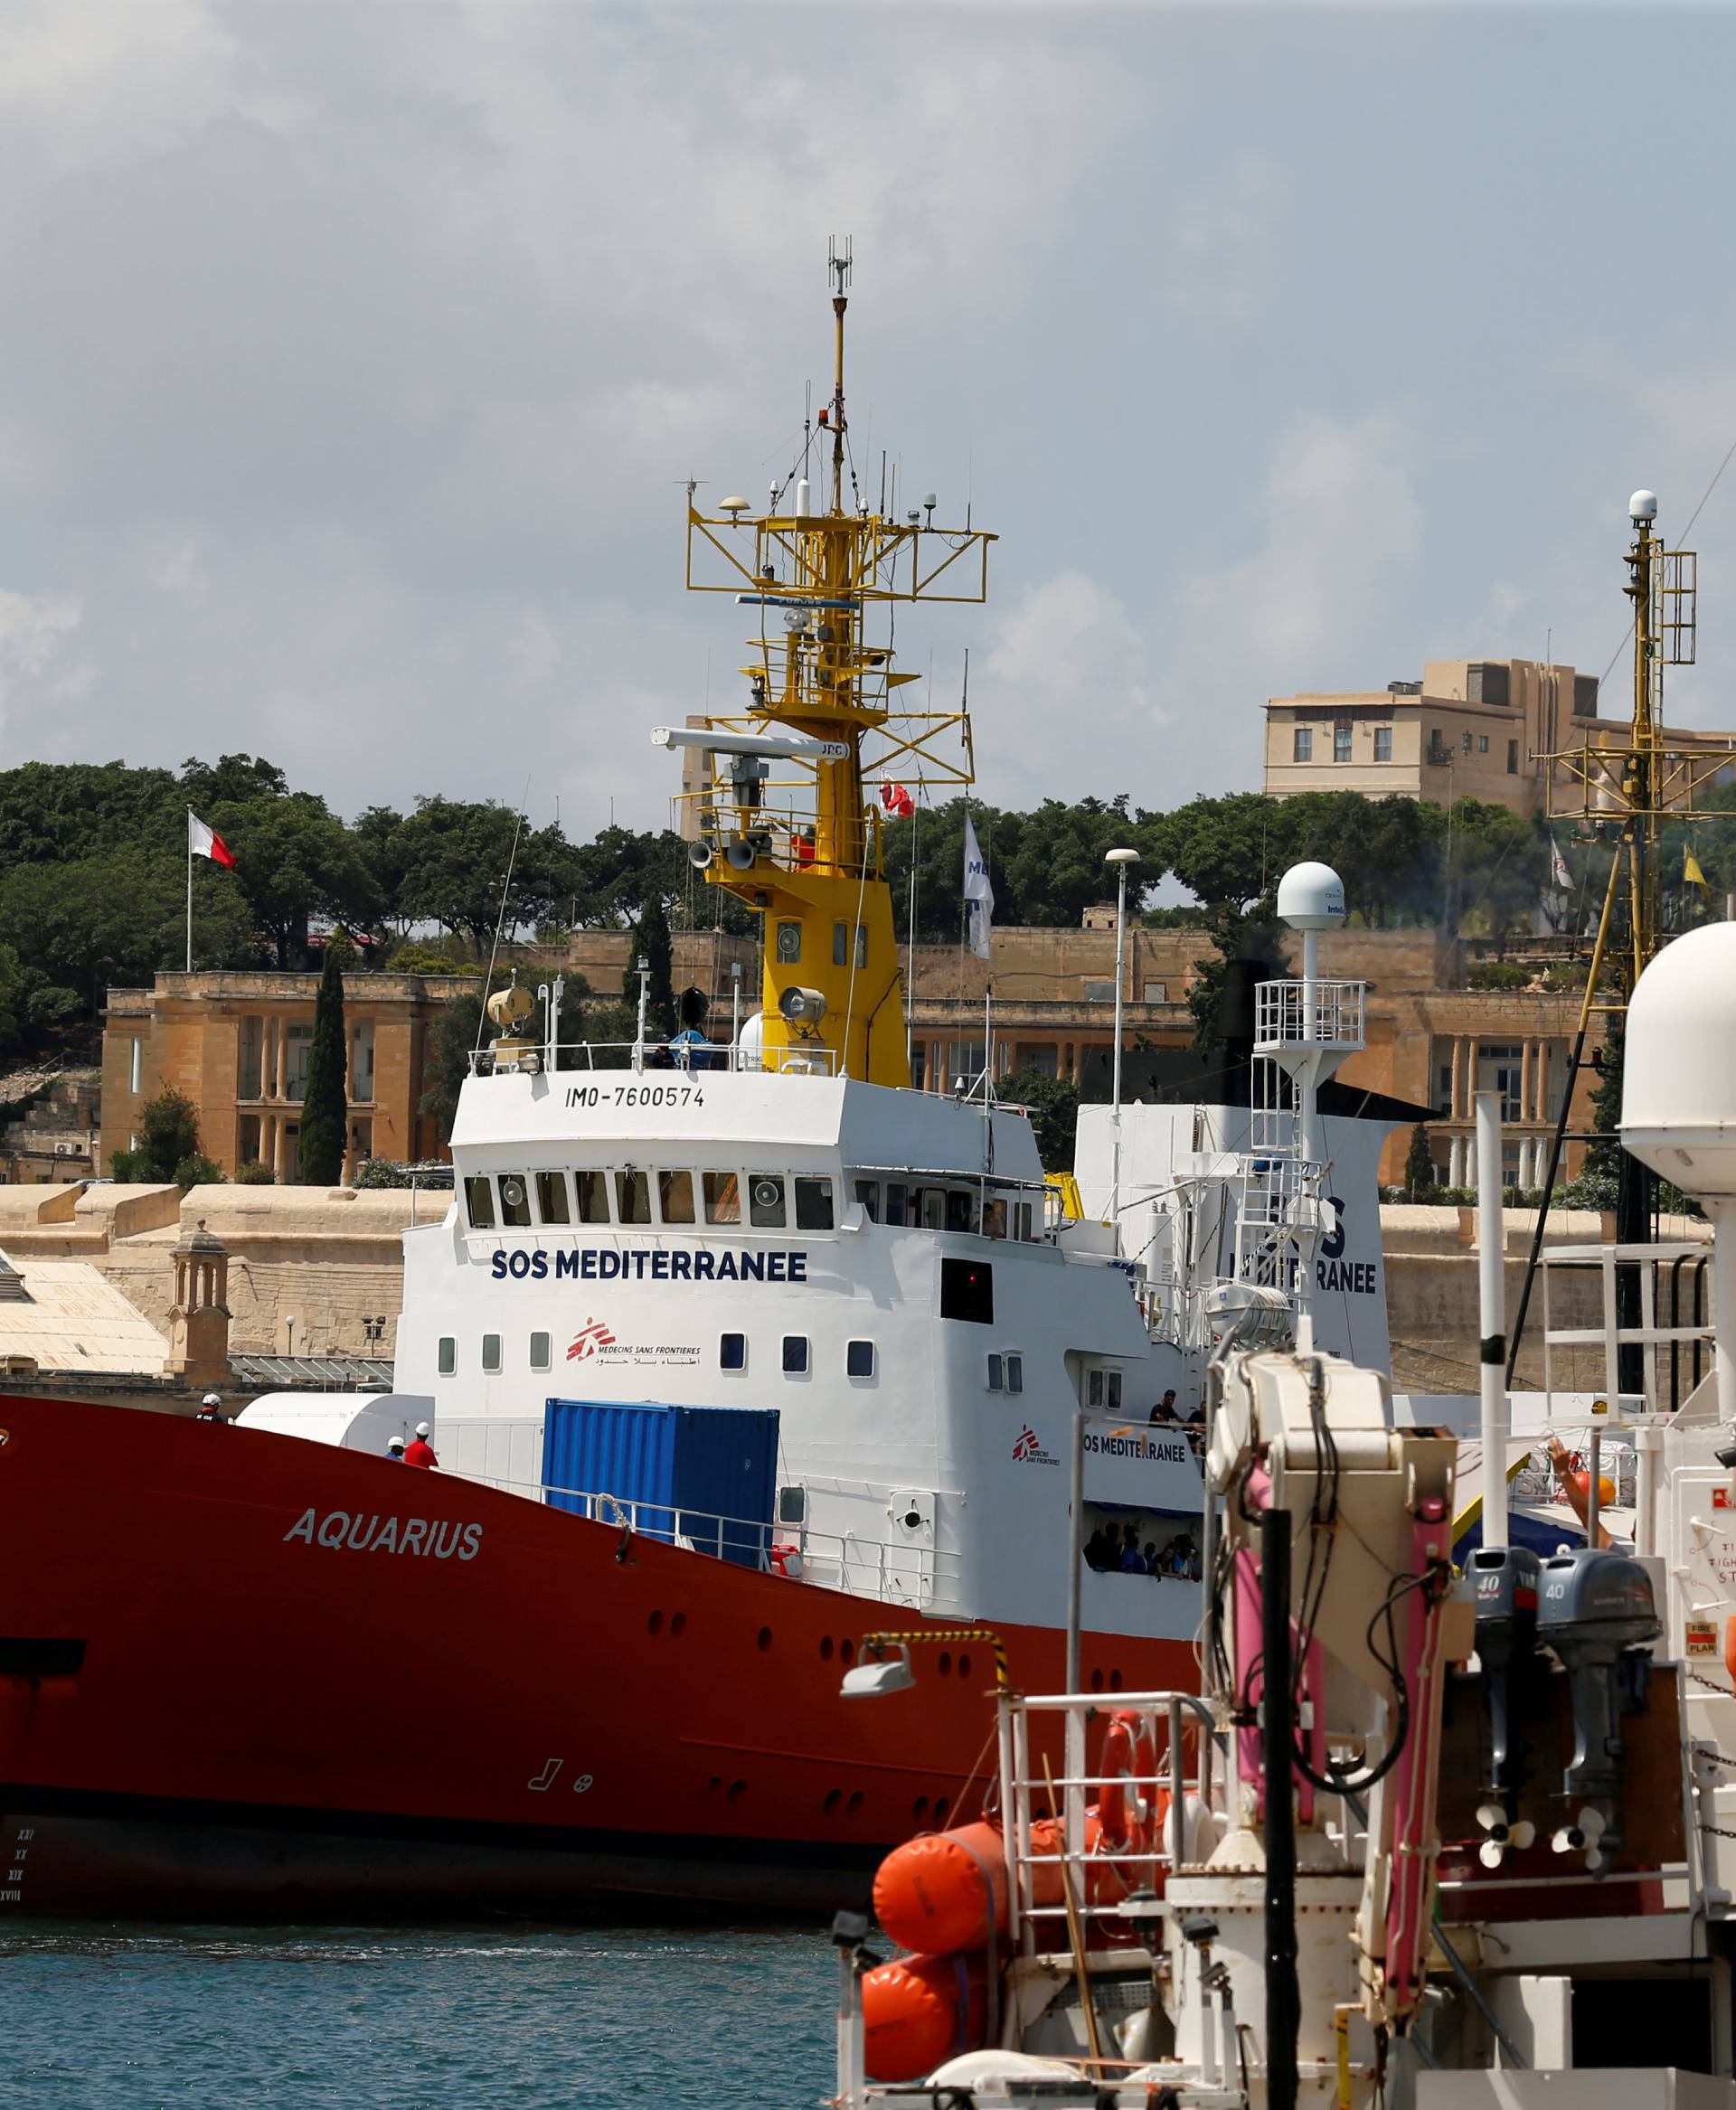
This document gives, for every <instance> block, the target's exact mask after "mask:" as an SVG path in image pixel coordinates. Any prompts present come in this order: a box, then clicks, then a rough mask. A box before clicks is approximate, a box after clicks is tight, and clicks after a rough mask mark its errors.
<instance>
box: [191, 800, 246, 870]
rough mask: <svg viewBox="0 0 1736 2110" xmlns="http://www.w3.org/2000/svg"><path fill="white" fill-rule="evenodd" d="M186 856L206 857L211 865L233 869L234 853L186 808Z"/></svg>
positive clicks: (213, 829)
mask: <svg viewBox="0 0 1736 2110" xmlns="http://www.w3.org/2000/svg"><path fill="white" fill-rule="evenodd" d="M187 855H188V856H189V857H208V858H210V860H211V862H212V863H213V864H221V865H224V866H226V867H227V868H228V870H229V871H234V869H235V852H233V851H232V850H231V848H230V846H229V844H228V843H225V842H224V841H223V839H222V836H221V835H220V834H218V833H217V831H216V829H215V828H212V827H207V826H206V824H205V823H204V822H203V821H202V820H201V819H200V818H199V816H198V815H197V814H196V813H194V812H193V808H192V807H191V806H189V807H188V808H187Z"/></svg>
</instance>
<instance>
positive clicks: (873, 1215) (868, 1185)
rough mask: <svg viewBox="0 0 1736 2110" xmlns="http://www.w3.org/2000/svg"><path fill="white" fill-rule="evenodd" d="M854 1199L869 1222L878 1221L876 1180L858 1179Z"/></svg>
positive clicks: (877, 1188) (878, 1193) (878, 1189)
mask: <svg viewBox="0 0 1736 2110" xmlns="http://www.w3.org/2000/svg"><path fill="white" fill-rule="evenodd" d="M856 1201H857V1204H858V1206H859V1207H860V1208H861V1210H862V1212H863V1215H864V1216H865V1217H866V1218H867V1219H868V1220H869V1222H870V1223H878V1222H879V1221H880V1182H879V1181H878V1180H858V1181H857V1182H856Z"/></svg>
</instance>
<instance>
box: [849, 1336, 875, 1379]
mask: <svg viewBox="0 0 1736 2110" xmlns="http://www.w3.org/2000/svg"><path fill="white" fill-rule="evenodd" d="M873 1374H874V1344H873V1342H872V1341H849V1342H845V1343H844V1376H845V1377H847V1378H871V1377H873Z"/></svg>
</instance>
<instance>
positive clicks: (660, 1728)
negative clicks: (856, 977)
mask: <svg viewBox="0 0 1736 2110" xmlns="http://www.w3.org/2000/svg"><path fill="white" fill-rule="evenodd" d="M0 1428H4V1430H5V1440H4V1442H0V1516H4V1518H5V1529H4V1532H0V1914H5V1913H26V1914H44V1913H48V1914H71V1915H87V1914H92V1913H99V1914H103V1915H115V1914H119V1915H132V1916H145V1917H185V1916H196V1915H205V1916H215V1917H223V1918H230V1919H264V1918H270V1917H307V1916H315V1915H321V1916H325V1915H331V1914H334V1913H344V1914H356V1913H373V1914H380V1913H403V1914H412V1913H413V1914H417V1915H421V1916H428V1915H439V1914H448V1915H449V1914H463V1913H467V1912H470V1911H476V1910H483V1909H490V1908H495V1907H506V1908H512V1909H517V1910H525V1909H531V1910H534V1911H535V1912H537V1913H538V1914H540V1915H546V1916H559V1915H560V1914H561V1913H562V1912H577V1911H582V1910H583V1909H584V1908H585V1907H586V1906H587V1903H588V1901H594V1900H595V1899H597V1898H599V1897H605V1896H606V1897H612V1898H621V1897H623V1896H629V1895H636V1896H638V1897H641V1898H646V1899H654V1898H655V1899H665V1900H674V1899H684V1900H699V1901H706V1902H712V1903H720V1904H731V1905H743V1904H746V1905H753V1906H759V1907H778V1908H790V1907H796V1908H817V1907H827V1906H830V1905H832V1904H835V1903H854V1902H859V1901H860V1900H861V1898H863V1895H864V1893H865V1890H866V1888H867V1882H868V1879H869V1877H870V1875H871V1873H872V1871H873V1867H874V1865H875V1863H876V1861H877V1860H878V1858H879V1857H880V1856H881V1854H882V1853H883V1852H884V1851H885V1850H886V1849H887V1848H888V1847H890V1846H892V1844H894V1843H896V1842H898V1841H900V1840H901V1839H903V1838H907V1837H909V1836H910V1834H911V1833H912V1832H920V1831H924V1830H928V1829H931V1828H933V1827H935V1826H936V1825H937V1824H944V1823H946V1822H948V1817H949V1815H950V1813H952V1812H953V1811H955V1810H957V1809H958V1807H959V1806H960V1805H961V1804H963V1803H964V1802H965V1800H966V1797H967V1795H968V1796H969V1798H970V1802H971V1804H972V1805H973V1806H974V1803H975V1800H976V1796H977V1793H979V1792H980V1784H981V1783H982V1782H983V1781H984V1780H985V1779H986V1778H987V1777H988V1776H989V1775H990V1774H992V1771H993V1765H994V1752H993V1750H992V1747H991V1736H992V1730H993V1726H994V1719H995V1718H994V1710H993V1707H992V1704H991V1700H992V1694H993V1691H994V1663H993V1659H992V1654H991V1653H990V1652H989V1651H988V1650H986V1649H985V1648H983V1647H980V1646H975V1647H973V1646H970V1645H965V1646H962V1647H960V1646H957V1645H955V1646H950V1647H940V1646H937V1647H931V1648H925V1649H923V1650H921V1651H920V1652H919V1655H918V1659H917V1669H918V1678H919V1690H918V1691H916V1692H913V1693H906V1694H901V1695H896V1696H892V1697H887V1698H882V1699H878V1700H844V1699H842V1698H841V1697H840V1694H839V1682H840V1679H841V1676H842V1673H843V1672H844V1668H845V1667H847V1663H848V1661H849V1660H850V1659H851V1657H852V1656H853V1655H854V1652H855V1649H856V1646H857V1644H858V1643H859V1641H860V1637H861V1635H862V1634H863V1632H864V1631H870V1630H872V1629H873V1628H874V1627H876V1626H897V1627H905V1626H910V1627H915V1626H921V1625H939V1624H941V1623H939V1622H936V1621H925V1620H923V1619H922V1618H921V1617H920V1615H910V1614H906V1613H904V1612H903V1611H902V1610H901V1608H899V1607H896V1606H882V1605H879V1604H875V1603H871V1602H867V1601H864V1600H863V1599H861V1598H859V1597H847V1596H844V1595H842V1594H840V1593H838V1592H835V1591H831V1590H825V1589H819V1588H816V1587H811V1586H809V1585H807V1584H803V1583H797V1582H789V1581H785V1580H784V1579H782V1578H779V1577H776V1576H770V1575H765V1574H761V1573H759V1572H757V1571H755V1570H753V1569H750V1568H741V1567H735V1566H732V1565H731V1564H729V1563H727V1562H723V1561H719V1560H716V1559H711V1558H709V1557H707V1556H704V1555H701V1554H696V1553H690V1552H686V1551H684V1550H679V1549H675V1548H672V1547H669V1546H665V1545H662V1544H660V1543H657V1542H656V1541H654V1540H646V1539H641V1538H637V1537H635V1536H632V1535H630V1534H627V1533H624V1532H623V1531H619V1530H617V1529H614V1528H612V1527H606V1526H604V1525H601V1524H597V1523H592V1522H590V1521H585V1520H583V1519H580V1518H578V1517H574V1516H571V1515H568V1514H566V1513H564V1512H559V1511H556V1510H553V1509H549V1508H545V1507H543V1506H542V1505H541V1504H539V1503H535V1502H527V1501H524V1500H523V1499H522V1498H520V1497H517V1496H514V1495H510V1494H504V1493H497V1492H495V1491H494V1490H491V1489H488V1488H485V1487H480V1486H477V1485H476V1484H472V1483H469V1482H467V1481H463V1480H458V1479H452V1478H448V1477H446V1476H444V1475H442V1474H439V1473H420V1472H416V1471H414V1470H413V1469H411V1468H409V1467H406V1466H402V1465H394V1464H392V1463H389V1462H388V1461H386V1460H383V1459H379V1458H375V1457H372V1456H368V1455H363V1454H359V1453H355V1452H349V1451H341V1450H336V1449H331V1448H327V1447H325V1446H319V1445H315V1444H311V1443H307V1442H303V1441H300V1440H298V1439H297V1438H294V1437H289V1436H271V1435H267V1434H264V1433H261V1432H259V1431H254V1430H247V1429H234V1428H225V1427H217V1426H214V1425H212V1424H211V1423H207V1422H197V1421H180V1420H169V1419H166V1418H164V1417H163V1416H160V1415H154V1414H140V1413H136V1412H129V1411H127V1410H126V1409H124V1408H105V1407H94V1406H84V1405H77V1404H72V1403H69V1402H60V1401H53V1400H41V1399H0ZM1003 1638H1004V1640H1005V1644H1006V1651H1007V1658H1008V1663H1009V1669H1010V1673H1011V1676H1012V1678H1013V1681H1014V1683H1015V1684H1018V1685H1021V1686H1023V1687H1024V1689H1025V1690H1027V1691H1042V1690H1050V1691H1052V1690H1055V1689H1057V1688H1058V1686H1059V1684H1060V1682H1061V1666H1062V1637H1061V1634H1059V1633H1058V1632H1056V1631H1054V1630H1052V1629H1032V1628H1018V1627H1009V1628H1006V1629H1005V1630H1004V1633H1003ZM1084 1664H1085V1673H1086V1679H1087V1681H1088V1682H1093V1683H1095V1682H1098V1681H1100V1682H1101V1685H1102V1687H1103V1688H1104V1689H1105V1690H1110V1689H1116V1688H1121V1689H1126V1690H1129V1691H1131V1690H1137V1689H1140V1688H1145V1689H1150V1688H1153V1687H1168V1686H1181V1685H1184V1684H1186V1685H1192V1684H1193V1683H1194V1661H1193V1651H1192V1648H1191V1647H1190V1646H1189V1645H1188V1644H1184V1643H1181V1642H1176V1641H1155V1640H1145V1641H1133V1640H1127V1639H1123V1638H1118V1637H1115V1636H1110V1635H1096V1634H1088V1635H1087V1636H1086V1637H1085V1644H1084Z"/></svg>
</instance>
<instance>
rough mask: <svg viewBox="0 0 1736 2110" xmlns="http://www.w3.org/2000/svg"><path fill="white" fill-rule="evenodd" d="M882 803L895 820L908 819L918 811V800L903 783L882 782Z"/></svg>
mask: <svg viewBox="0 0 1736 2110" xmlns="http://www.w3.org/2000/svg"><path fill="white" fill-rule="evenodd" d="M880 803H881V805H883V806H884V807H885V809H886V811H887V813H888V814H889V815H891V816H892V819H893V820H895V821H908V820H909V819H910V815H912V814H913V813H914V812H915V811H916V801H915V800H914V799H913V798H912V797H911V796H910V793H909V791H908V790H907V789H906V788H905V787H904V786H903V785H901V784H882V786H881V787H880Z"/></svg>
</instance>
